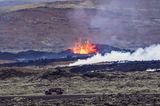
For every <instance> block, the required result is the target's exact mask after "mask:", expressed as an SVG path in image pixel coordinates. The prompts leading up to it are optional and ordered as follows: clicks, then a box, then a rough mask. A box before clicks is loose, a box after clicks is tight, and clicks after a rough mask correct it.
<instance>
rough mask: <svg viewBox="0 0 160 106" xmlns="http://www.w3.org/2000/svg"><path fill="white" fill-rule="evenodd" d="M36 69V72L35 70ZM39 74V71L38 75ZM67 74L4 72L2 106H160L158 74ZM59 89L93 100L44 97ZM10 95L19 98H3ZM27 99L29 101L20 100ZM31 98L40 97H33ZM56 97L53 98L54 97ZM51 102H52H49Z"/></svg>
mask: <svg viewBox="0 0 160 106" xmlns="http://www.w3.org/2000/svg"><path fill="white" fill-rule="evenodd" d="M32 69H33V68H32ZM38 70H39V71H38ZM69 70H70V69H69V68H68V69H67V68H66V69H65V70H61V71H60V70H57V69H48V70H40V69H35V70H31V69H30V71H28V70H25V68H23V69H21V68H15V69H14V68H6V69H5V68H3V70H1V73H0V75H2V76H3V78H1V79H0V95H1V97H0V101H1V102H0V105H1V106H6V105H14V106H21V105H24V104H26V105H28V106H63V105H64V106H75V105H76V106H84V105H85V106H104V105H106V106H126V105H130V106H137V105H138V106H141V105H149V106H159V105H160V73H159V72H146V71H143V72H142V71H141V72H139V71H134V72H118V71H115V72H98V73H97V72H96V73H95V74H94V73H90V74H89V73H82V74H80V73H79V74H78V73H71V72H70V71H69ZM55 87H60V88H62V89H64V90H65V92H64V95H95V96H92V97H87V98H86V97H84V98H83V97H79V98H77V97H75V98H71V97H67V98H60V99H58V97H57V99H56V98H55V97H53V98H52V97H45V96H44V97H43V95H44V92H45V91H46V90H48V89H49V88H55ZM7 95H12V96H15V95H17V96H18V97H11V98H8V99H7V98H4V97H5V96H7ZM20 95H22V96H27V95H28V96H27V98H26V97H21V96H20ZM30 96H40V97H38V98H36V97H30ZM53 96H54V95H53ZM2 97H3V98H2ZM47 98H49V99H47Z"/></svg>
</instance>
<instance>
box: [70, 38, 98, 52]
mask: <svg viewBox="0 0 160 106" xmlns="http://www.w3.org/2000/svg"><path fill="white" fill-rule="evenodd" d="M70 50H71V51H72V52H73V53H74V54H92V53H97V52H98V50H97V47H96V45H95V44H93V43H91V42H90V41H88V40H87V41H84V42H80V41H78V42H76V43H75V44H74V46H73V47H72V48H70Z"/></svg>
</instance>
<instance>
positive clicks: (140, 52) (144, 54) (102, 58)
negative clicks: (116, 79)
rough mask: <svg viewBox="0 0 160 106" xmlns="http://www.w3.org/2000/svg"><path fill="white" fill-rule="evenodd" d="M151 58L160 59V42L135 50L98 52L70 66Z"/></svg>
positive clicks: (147, 59) (148, 59)
mask: <svg viewBox="0 0 160 106" xmlns="http://www.w3.org/2000/svg"><path fill="white" fill-rule="evenodd" d="M150 60H160V44H158V45H151V46H149V47H146V48H144V49H143V48H139V49H137V50H136V51H135V52H133V53H130V52H125V53H122V52H117V51H112V52H111V53H106V54H105V55H101V54H99V53H98V54H96V55H94V56H93V57H91V58H88V59H85V60H78V61H77V62H75V63H72V64H69V66H77V65H85V64H94V63H99V62H107V61H108V62H111V61H150Z"/></svg>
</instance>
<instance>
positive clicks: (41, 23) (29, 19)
mask: <svg viewBox="0 0 160 106" xmlns="http://www.w3.org/2000/svg"><path fill="white" fill-rule="evenodd" d="M159 5H160V2H159V1H158V0H152V1H145V0H141V1H140V2H139V1H138V0H135V1H132V2H128V1H127V0H122V1H121V2H119V1H118V0H113V1H110V0H108V1H105V0H102V1H97V0H94V1H92V0H77V1H59V2H53V3H52V2H48V3H37V4H27V5H18V6H13V7H7V8H5V9H4V8H0V10H1V12H2V13H1V14H0V23H1V24H0V45H1V48H0V51H12V52H13V51H22V50H31V49H32V50H42V51H52V52H58V51H62V50H64V49H66V48H69V47H71V46H72V45H73V43H74V42H75V41H76V40H77V39H89V40H91V41H93V42H95V43H98V44H109V45H112V46H115V47H119V48H129V49H135V48H137V47H145V46H148V45H151V44H153V43H159V39H160V36H159V34H160V30H159V26H160V23H159V22H160V14H159V11H160V7H159ZM97 38H98V39H97Z"/></svg>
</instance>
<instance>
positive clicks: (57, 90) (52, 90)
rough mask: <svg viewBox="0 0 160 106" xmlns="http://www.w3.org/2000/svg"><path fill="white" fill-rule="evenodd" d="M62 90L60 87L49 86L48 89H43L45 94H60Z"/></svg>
mask: <svg viewBox="0 0 160 106" xmlns="http://www.w3.org/2000/svg"><path fill="white" fill-rule="evenodd" d="M63 93H64V90H63V89H62V88H50V89H49V90H47V91H45V95H54V94H56V95H62V94H63Z"/></svg>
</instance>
